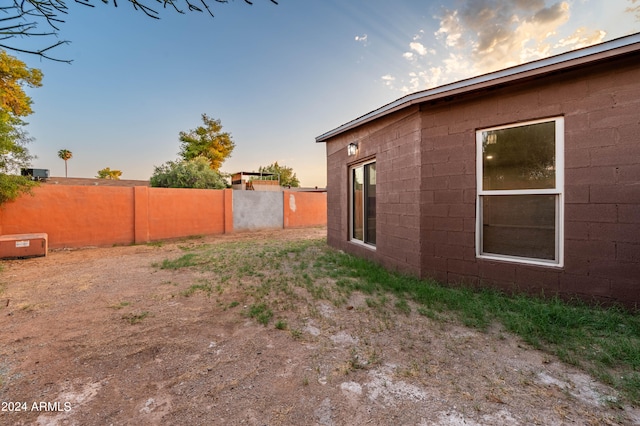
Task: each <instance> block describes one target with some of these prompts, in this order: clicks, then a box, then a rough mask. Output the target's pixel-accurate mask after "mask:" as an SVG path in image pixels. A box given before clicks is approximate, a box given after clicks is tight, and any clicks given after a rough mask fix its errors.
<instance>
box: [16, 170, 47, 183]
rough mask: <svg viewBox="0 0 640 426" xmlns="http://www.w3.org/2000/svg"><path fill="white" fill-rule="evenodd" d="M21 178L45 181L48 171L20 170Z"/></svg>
mask: <svg viewBox="0 0 640 426" xmlns="http://www.w3.org/2000/svg"><path fill="white" fill-rule="evenodd" d="M20 174H21V175H22V176H31V180H42V181H44V180H47V179H49V169H21V170H20Z"/></svg>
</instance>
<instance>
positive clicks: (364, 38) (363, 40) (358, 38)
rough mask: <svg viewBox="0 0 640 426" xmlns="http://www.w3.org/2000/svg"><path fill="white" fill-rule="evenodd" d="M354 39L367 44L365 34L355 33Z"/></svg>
mask: <svg viewBox="0 0 640 426" xmlns="http://www.w3.org/2000/svg"><path fill="white" fill-rule="evenodd" d="M355 40H356V41H357V42H359V43H362V44H364V45H365V46H366V45H367V35H366V34H363V35H361V36H358V35H357V36H356V37H355Z"/></svg>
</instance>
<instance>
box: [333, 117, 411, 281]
mask: <svg viewBox="0 0 640 426" xmlns="http://www.w3.org/2000/svg"><path fill="white" fill-rule="evenodd" d="M351 142H357V143H358V152H357V154H356V155H355V156H352V157H349V156H348V155H347V145H348V144H349V143H351ZM326 147H327V188H328V189H329V190H328V196H327V238H328V242H329V244H331V245H332V246H334V247H338V248H340V249H343V250H345V251H349V252H352V253H356V254H359V255H362V256H367V257H370V258H372V259H374V260H376V261H377V262H379V263H381V264H383V265H385V266H386V267H389V268H392V269H395V270H399V271H402V272H407V273H412V274H414V275H417V274H419V272H420V232H419V231H420V213H419V204H418V203H417V202H416V201H417V200H418V198H419V197H420V179H419V169H420V113H419V109H418V107H414V108H409V109H406V110H403V111H401V112H398V113H395V114H391V115H389V116H387V117H385V118H384V119H382V120H378V121H376V122H374V123H370V124H369V125H367V126H363V127H361V128H359V129H356V130H353V131H350V132H346V133H344V134H343V135H340V137H338V138H335V139H334V140H332V141H331V142H330V143H327V145H326ZM372 159H375V161H376V173H377V177H376V180H377V182H376V222H377V223H376V227H377V231H376V235H377V242H376V248H375V250H374V249H371V248H368V247H365V246H363V245H361V244H356V243H353V242H350V241H349V238H348V236H349V220H348V208H349V207H348V206H349V196H348V194H349V168H350V167H351V166H354V165H357V164H359V163H362V162H365V161H368V160H372Z"/></svg>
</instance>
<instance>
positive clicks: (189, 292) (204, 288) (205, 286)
mask: <svg viewBox="0 0 640 426" xmlns="http://www.w3.org/2000/svg"><path fill="white" fill-rule="evenodd" d="M199 291H201V292H203V293H205V294H206V295H207V296H211V292H212V291H213V288H212V287H211V283H209V282H207V281H202V282H201V283H200V284H193V285H191V286H190V287H189V288H187V289H186V290H184V291H182V292H180V294H181V295H182V296H184V297H190V296H193V295H194V294H195V293H197V292H199Z"/></svg>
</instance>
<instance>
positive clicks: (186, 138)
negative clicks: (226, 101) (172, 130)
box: [179, 114, 236, 170]
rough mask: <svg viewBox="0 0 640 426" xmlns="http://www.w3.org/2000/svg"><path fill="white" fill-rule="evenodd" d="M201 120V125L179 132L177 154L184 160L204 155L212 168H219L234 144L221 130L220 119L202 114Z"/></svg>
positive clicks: (229, 135)
mask: <svg viewBox="0 0 640 426" xmlns="http://www.w3.org/2000/svg"><path fill="white" fill-rule="evenodd" d="M202 122H203V126H198V127H196V128H195V129H193V130H189V131H188V132H180V142H181V146H180V153H179V155H180V156H181V157H182V158H183V159H184V160H193V159H194V158H196V157H204V158H206V159H207V161H209V166H210V167H211V168H212V169H213V170H219V169H220V166H221V165H222V163H223V162H224V160H226V159H227V158H228V157H230V156H231V152H232V151H233V148H235V146H236V145H235V143H234V142H233V140H232V139H231V134H230V133H227V132H223V131H222V123H221V122H220V120H217V119H213V118H210V117H209V116H208V115H207V114H202Z"/></svg>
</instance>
